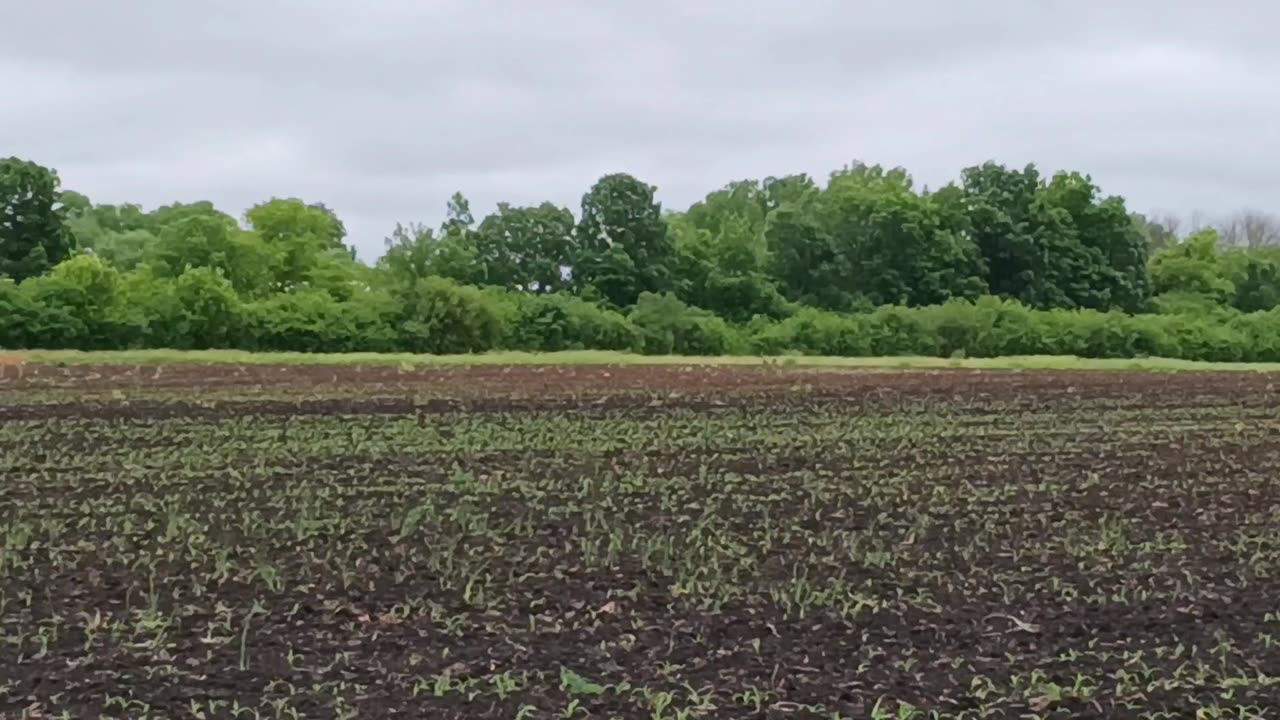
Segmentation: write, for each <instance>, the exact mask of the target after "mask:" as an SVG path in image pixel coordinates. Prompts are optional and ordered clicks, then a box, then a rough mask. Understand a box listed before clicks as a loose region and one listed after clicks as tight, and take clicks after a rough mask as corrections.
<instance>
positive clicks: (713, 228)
mask: <svg viewBox="0 0 1280 720" xmlns="http://www.w3.org/2000/svg"><path fill="white" fill-rule="evenodd" d="M769 202H770V201H769V197H768V194H767V189H766V188H765V187H763V186H762V184H759V183H754V182H750V181H739V182H735V183H731V184H730V185H728V186H726V187H725V188H722V189H720V190H718V191H716V192H713V193H711V194H709V195H707V197H706V198H705V199H704V200H702V201H701V202H698V203H695V204H694V205H693V206H692V207H690V208H689V210H688V211H687V212H684V213H676V214H674V215H672V216H670V217H669V218H668V220H667V225H668V228H669V231H670V233H671V236H672V238H673V241H674V244H675V252H676V264H675V283H674V284H675V287H676V292H677V295H678V296H679V298H680V299H681V300H683V301H685V302H687V303H690V304H692V305H695V306H697V307H701V308H704V309H707V310H710V311H712V312H714V313H716V314H717V315H719V316H721V317H724V318H728V319H730V320H733V321H739V322H741V321H747V320H750V319H751V318H752V317H753V316H755V315H769V316H776V315H780V314H781V313H782V312H783V307H784V304H785V302H784V300H783V298H782V295H781V294H780V293H779V292H778V287H777V282H776V281H775V280H774V279H773V277H772V276H771V275H770V274H769V265H770V257H769V250H768V246H767V243H766V239H765V226H766V217H767V213H768V205H769Z"/></svg>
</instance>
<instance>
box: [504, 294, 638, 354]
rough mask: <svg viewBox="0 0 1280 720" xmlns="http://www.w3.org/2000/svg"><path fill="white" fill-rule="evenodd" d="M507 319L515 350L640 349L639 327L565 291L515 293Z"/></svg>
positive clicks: (511, 343)
mask: <svg viewBox="0 0 1280 720" xmlns="http://www.w3.org/2000/svg"><path fill="white" fill-rule="evenodd" d="M516 307H517V312H516V314H515V317H514V318H512V320H511V322H510V328H511V332H512V337H511V342H510V347H511V348H513V349H517V350H536V351H543V352H555V351H560V350H588V349H589V350H639V349H641V343H642V341H641V337H640V331H639V330H638V329H637V328H636V327H635V326H634V325H632V324H631V323H630V322H628V321H627V319H626V318H625V317H623V316H622V315H621V314H619V313H617V312H615V311H613V310H609V309H607V308H602V307H600V306H599V305H597V304H595V303H591V302H587V301H586V300H583V299H581V298H577V297H574V296H573V295H569V294H566V293H550V294H546V295H540V294H539V295H533V294H528V295H518V296H517V298H516Z"/></svg>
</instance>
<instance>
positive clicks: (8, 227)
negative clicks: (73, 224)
mask: <svg viewBox="0 0 1280 720" xmlns="http://www.w3.org/2000/svg"><path fill="white" fill-rule="evenodd" d="M60 185H61V180H60V179H59V178H58V174H57V172H56V171H54V170H53V169H51V168H47V167H43V166H41V165H37V164H35V163H34V162H31V161H29V160H20V159H18V158H16V157H9V158H4V159H0V277H10V278H13V279H14V280H15V281H18V282H21V281H23V280H25V279H27V278H29V277H34V276H36V275H40V274H42V273H44V272H46V271H48V270H49V268H51V267H53V266H54V265H57V264H58V263H60V262H62V261H63V260H65V259H66V258H68V257H70V256H71V255H72V253H73V252H74V251H75V249H76V248H75V238H74V236H73V235H72V234H71V232H70V231H69V230H68V229H67V225H66V215H67V212H66V208H65V207H64V206H63V204H62V191H61V189H60Z"/></svg>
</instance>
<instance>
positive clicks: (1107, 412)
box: [0, 365, 1280, 720]
mask: <svg viewBox="0 0 1280 720" xmlns="http://www.w3.org/2000/svg"><path fill="white" fill-rule="evenodd" d="M3 370H4V372H5V374H4V375H0V718H6V719H7V718H20V717H30V718H38V717H44V718H53V717H70V718H99V717H112V718H115V717H122V718H123V717H129V718H140V717H150V718H161V717H164V718H230V717H241V718H243V717H262V718H286V717H287V718H293V717H306V718H332V717H344V718H354V717H360V718H383V717H405V718H553V717H593V718H594V717H599V718H609V717H619V718H703V717H705V718H781V717H795V718H806V717H815V718H816V717H822V718H832V717H840V718H869V717H877V718H879V717H883V718H920V719H921V720H924V719H925V718H941V719H946V718H952V719H955V718H980V717H987V718H1029V717H1039V718H1104V717H1105V718H1127V717H1133V718H1160V717H1165V718H1197V717H1209V718H1211V717H1231V718H1241V717H1260V718H1268V717H1280V605H1277V601H1276V599H1277V598H1280V532H1278V530H1280V412H1277V401H1278V400H1280V394H1278V393H1277V381H1280V376H1277V375H1268V374H1263V373H1245V372H1235V373H1199V372H1196V373H1190V372H1187V373H1127V372H1100V371H1090V372H1079V373H1060V372H1041V371H1036V372H1032V371H1026V372H1015V371H1007V372H1000V371H959V370H956V371H910V372H907V371H884V372H865V371H864V372H854V371H834V370H797V369H791V368H782V367H753V368H730V367H719V368H717V367H707V366H702V367H680V366H669V367H668V366H661V367H660V366H650V367H644V366H631V367H528V366H523V367H484V368H461V367H454V368H435V369H418V370H402V369H397V368H374V367H363V368H357V367H314V366H303V367H274V366H243V367H237V366H197V365H190V366H92V365H70V366H65V367H62V366H53V365H45V366H27V367H24V368H22V370H21V373H20V374H19V371H18V369H17V368H14V367H6V368H3ZM877 713H879V714H877ZM1197 713H1201V714H1200V715H1197ZM1215 713H1219V714H1215Z"/></svg>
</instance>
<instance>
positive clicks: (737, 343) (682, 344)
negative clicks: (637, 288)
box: [627, 292, 748, 355]
mask: <svg viewBox="0 0 1280 720" xmlns="http://www.w3.org/2000/svg"><path fill="white" fill-rule="evenodd" d="M627 319H628V320H630V321H631V323H632V324H633V325H635V326H636V327H637V328H639V330H640V340H641V351H642V352H644V353H647V354H649V355H670V354H676V355H733V354H738V353H742V352H745V351H746V350H747V348H748V345H747V343H746V340H745V338H743V337H742V335H741V333H739V332H738V331H737V330H736V329H735V328H734V327H733V326H731V325H729V323H727V322H725V321H724V319H722V318H720V317H717V316H716V315H714V314H712V313H710V312H708V311H706V310H703V309H701V308H696V307H690V306H688V305H685V304H684V303H683V302H681V301H680V299H679V298H677V297H676V296H675V295H673V294H671V293H662V294H657V293H649V292H646V293H641V294H640V297H639V299H638V300H637V301H636V305H635V307H634V308H632V309H631V313H630V314H629V315H628V316H627Z"/></svg>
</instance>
